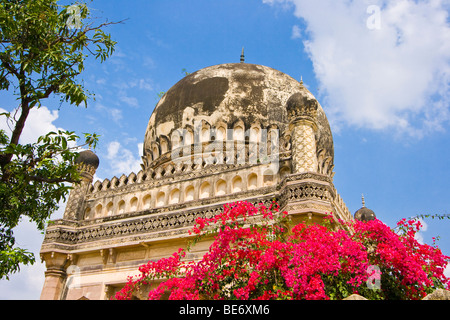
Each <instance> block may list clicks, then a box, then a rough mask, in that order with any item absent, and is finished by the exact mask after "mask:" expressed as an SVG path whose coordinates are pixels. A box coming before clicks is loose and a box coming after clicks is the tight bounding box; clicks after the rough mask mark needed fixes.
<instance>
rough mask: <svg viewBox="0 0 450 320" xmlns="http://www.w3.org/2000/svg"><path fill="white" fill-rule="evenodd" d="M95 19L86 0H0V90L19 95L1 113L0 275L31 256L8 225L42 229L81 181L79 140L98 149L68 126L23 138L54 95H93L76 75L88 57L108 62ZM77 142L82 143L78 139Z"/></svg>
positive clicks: (73, 98)
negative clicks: (34, 113) (63, 0)
mask: <svg viewBox="0 0 450 320" xmlns="http://www.w3.org/2000/svg"><path fill="white" fill-rule="evenodd" d="M109 24H111V23H110V22H104V23H101V24H95V20H94V19H93V18H92V17H91V15H90V11H89V8H88V6H87V5H86V4H85V3H75V4H73V5H66V6H62V5H59V4H58V3H57V1H56V0H0V43H1V46H0V66H1V68H0V89H1V90H7V91H8V92H10V93H11V94H13V95H14V96H16V97H17V99H16V100H17V106H16V107H15V109H14V110H13V111H11V112H5V113H2V114H1V115H0V118H1V120H2V121H6V123H7V124H8V127H9V128H10V132H6V131H3V130H2V131H0V240H1V243H0V279H2V278H8V275H9V274H10V273H12V272H15V271H17V270H19V263H23V264H28V263H33V262H34V256H33V254H32V253H30V252H28V251H26V250H24V249H20V248H15V247H14V245H15V238H14V234H13V229H14V228H15V227H16V226H17V225H18V223H19V221H20V220H21V219H22V218H24V217H27V218H29V220H30V221H32V222H35V223H36V224H37V227H38V229H39V230H43V229H44V226H45V222H46V221H47V220H48V219H49V217H50V215H51V214H52V213H53V212H55V210H56V209H57V208H58V203H59V202H60V201H61V200H62V199H64V198H65V197H66V196H67V195H68V192H69V189H70V187H69V186H68V183H73V182H76V181H78V179H79V176H78V172H77V170H76V164H75V159H76V156H77V149H78V148H80V147H82V146H89V147H95V144H96V142H97V139H98V137H97V136H96V135H95V134H85V135H84V141H83V140H82V139H80V137H79V136H78V135H76V134H75V133H74V132H72V131H63V130H62V131H58V132H49V133H47V134H46V135H44V136H41V137H39V138H38V139H37V141H36V142H35V143H29V144H21V140H20V137H21V134H22V132H23V129H24V127H25V125H26V121H27V119H28V116H29V114H30V110H32V109H33V108H39V107H41V104H42V101H43V100H44V99H46V98H49V97H50V96H57V97H59V98H60V101H61V103H68V104H72V105H76V106H79V105H85V106H87V101H88V99H89V98H90V97H91V96H92V94H91V93H90V92H89V91H88V90H87V89H86V88H84V86H83V81H82V79H81V77H80V75H81V74H82V72H83V71H84V69H85V61H86V59H87V58H88V57H93V58H95V59H98V60H99V61H100V62H103V61H105V60H106V59H107V58H108V57H109V56H110V55H111V54H112V53H113V52H114V47H115V42H114V41H113V40H112V39H111V36H110V35H109V34H107V33H105V31H104V30H103V29H104V28H105V27H106V26H108V25H109ZM80 140H81V141H80Z"/></svg>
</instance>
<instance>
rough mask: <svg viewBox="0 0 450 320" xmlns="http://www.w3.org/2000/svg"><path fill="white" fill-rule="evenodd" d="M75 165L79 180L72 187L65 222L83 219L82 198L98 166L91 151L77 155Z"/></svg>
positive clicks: (97, 161) (95, 157) (96, 159)
mask: <svg viewBox="0 0 450 320" xmlns="http://www.w3.org/2000/svg"><path fill="white" fill-rule="evenodd" d="M75 163H76V164H78V167H79V170H80V176H81V180H80V182H78V183H75V184H74V185H73V189H72V190H71V191H70V195H69V199H68V200H67V204H66V209H65V211H64V219H65V220H80V219H82V217H83V212H82V210H83V207H84V198H85V196H86V194H87V192H88V189H89V187H90V186H91V184H92V181H93V179H94V174H95V171H96V170H97V168H98V166H99V163H100V161H99V159H98V157H97V155H96V154H95V153H93V152H92V151H91V150H86V151H82V152H80V153H79V155H78V157H77V159H76V160H75Z"/></svg>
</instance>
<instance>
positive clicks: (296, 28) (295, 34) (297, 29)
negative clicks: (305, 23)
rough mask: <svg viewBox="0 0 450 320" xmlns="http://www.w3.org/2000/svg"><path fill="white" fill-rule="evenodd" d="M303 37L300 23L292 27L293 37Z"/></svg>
mask: <svg viewBox="0 0 450 320" xmlns="http://www.w3.org/2000/svg"><path fill="white" fill-rule="evenodd" d="M301 37H302V30H301V29H300V27H299V26H298V25H294V26H293V27H292V35H291V38H292V39H300V38H301Z"/></svg>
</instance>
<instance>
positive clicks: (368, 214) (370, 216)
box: [355, 195, 377, 221]
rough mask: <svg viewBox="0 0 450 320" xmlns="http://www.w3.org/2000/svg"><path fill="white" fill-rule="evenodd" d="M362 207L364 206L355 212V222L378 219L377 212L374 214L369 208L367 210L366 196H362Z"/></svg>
mask: <svg viewBox="0 0 450 320" xmlns="http://www.w3.org/2000/svg"><path fill="white" fill-rule="evenodd" d="M362 205H363V206H362V208H361V209H359V210H358V211H356V212H355V220H358V221H371V220H375V219H376V218H377V217H376V215H375V212H373V211H372V210H370V209H369V208H366V203H365V200H364V195H363V196H362Z"/></svg>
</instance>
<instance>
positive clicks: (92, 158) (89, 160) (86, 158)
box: [75, 150, 100, 169]
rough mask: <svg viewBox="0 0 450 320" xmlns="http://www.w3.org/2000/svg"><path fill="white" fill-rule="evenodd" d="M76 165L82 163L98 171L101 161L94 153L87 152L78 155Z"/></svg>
mask: <svg viewBox="0 0 450 320" xmlns="http://www.w3.org/2000/svg"><path fill="white" fill-rule="evenodd" d="M75 163H76V164H79V163H82V164H85V165H88V166H91V167H93V168H94V169H97V168H98V166H99V164H100V160H99V158H98V156H97V155H96V154H95V153H94V152H92V151H91V150H85V151H81V152H80V153H79V154H78V156H77V158H76V159H75Z"/></svg>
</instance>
